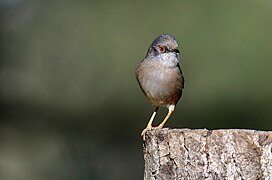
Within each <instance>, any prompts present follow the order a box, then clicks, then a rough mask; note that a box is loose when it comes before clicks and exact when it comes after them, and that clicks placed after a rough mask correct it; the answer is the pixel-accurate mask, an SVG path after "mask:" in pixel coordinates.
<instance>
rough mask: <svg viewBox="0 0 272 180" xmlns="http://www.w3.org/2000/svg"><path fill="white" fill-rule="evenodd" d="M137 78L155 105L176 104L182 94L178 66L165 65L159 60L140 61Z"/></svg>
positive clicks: (180, 75)
mask: <svg viewBox="0 0 272 180" xmlns="http://www.w3.org/2000/svg"><path fill="white" fill-rule="evenodd" d="M137 79H138V81H139V83H140V86H141V88H142V90H143V92H144V93H145V95H146V96H147V98H148V99H149V101H150V102H151V103H152V104H154V105H156V106H169V105H171V104H174V105H175V104H176V103H177V102H178V100H179V99H180V97H181V94H182V88H183V87H182V83H183V82H182V80H183V79H182V74H181V72H180V69H179V68H178V66H176V67H165V66H164V65H163V64H160V63H159V62H144V61H143V62H142V63H141V64H140V65H139V66H138V68H137Z"/></svg>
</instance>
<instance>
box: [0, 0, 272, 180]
mask: <svg viewBox="0 0 272 180" xmlns="http://www.w3.org/2000/svg"><path fill="white" fill-rule="evenodd" d="M271 9H272V3H271V2H270V1H268V0H259V1H255V0H238V1H237V0H229V1H218V0H207V1H189V0H187V1H186V0H183V1H110V0H108V1H87V0H79V1H72V0H56V1H46V0H39V1H35V0H1V1H0V15H1V16H0V25H1V27H0V28H1V31H0V32H1V34H0V43H1V49H0V50H1V61H0V85H1V86H0V98H1V101H0V106H1V110H0V111H1V116H0V179H3V180H47V179H50V180H54V179H56V180H61V179H63V180H74V179H79V180H84V179H86V180H87V179H92V180H108V179H131V180H134V179H135V180H138V179H142V178H143V168H144V164H143V157H142V140H141V137H140V133H141V131H142V129H143V128H144V127H145V126H146V124H147V121H148V119H149V117H150V115H151V113H152V111H153V109H154V108H153V107H152V106H151V105H150V104H149V103H148V101H147V100H146V99H145V98H144V96H143V94H142V92H141V91H140V88H139V87H138V84H137V82H136V79H135V75H134V70H135V66H136V64H137V63H138V62H140V60H141V59H143V58H144V56H145V54H146V50H147V48H148V46H149V44H150V43H151V41H152V40H153V39H154V38H155V37H156V36H158V35H159V34H161V33H170V34H172V35H174V36H175V37H176V38H177V40H178V41H179V43H180V50H181V54H182V55H181V56H182V59H181V67H182V69H183V73H184V75H185V78H186V83H185V90H184V96H183V98H182V100H181V101H180V102H179V104H178V106H177V107H176V110H175V112H174V114H173V116H172V117H171V118H170V120H169V121H168V123H167V126H169V127H172V128H182V127H188V128H208V129H216V128H250V129H260V130H270V129H271V125H272V121H271V118H272V114H271V112H272V93H271V92H272V80H271V77H272V21H271V20H272V11H271ZM166 112H167V110H166V109H161V110H160V112H159V115H158V116H157V118H156V120H155V124H158V123H159V122H160V121H161V120H162V119H163V116H165V114H166Z"/></svg>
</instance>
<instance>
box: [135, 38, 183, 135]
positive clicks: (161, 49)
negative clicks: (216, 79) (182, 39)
mask: <svg viewBox="0 0 272 180" xmlns="http://www.w3.org/2000/svg"><path fill="white" fill-rule="evenodd" d="M179 56H180V52H179V50H178V42H177V41H176V39H175V38H174V37H173V36H171V35H169V34H161V35H159V36H158V37H157V38H156V39H155V40H154V41H153V42H152V43H151V45H150V46H149V48H148V51H147V54H146V57H145V58H144V59H143V60H142V61H141V62H140V63H139V64H138V65H137V67H136V78H137V81H138V83H139V85H140V88H141V89H142V91H143V93H144V95H145V96H146V97H147V99H148V100H149V101H150V103H151V104H152V105H154V106H155V107H156V108H155V111H154V112H153V114H152V116H151V118H150V120H149V122H148V124H147V126H146V128H145V129H144V130H143V131H142V133H141V135H142V136H143V139H145V133H146V131H148V130H151V129H153V128H154V129H157V128H163V126H164V124H165V123H166V121H167V120H168V118H169V117H170V116H171V114H172V113H173V111H174V109H175V106H176V104H177V103H178V101H179V99H180V98H181V96H182V90H183V88H184V77H183V74H182V71H181V69H180V66H179ZM159 107H166V108H168V114H167V115H166V117H165V118H164V120H163V121H162V123H161V124H160V125H159V126H157V127H152V122H153V120H154V118H155V116H156V113H157V111H158V109H159Z"/></svg>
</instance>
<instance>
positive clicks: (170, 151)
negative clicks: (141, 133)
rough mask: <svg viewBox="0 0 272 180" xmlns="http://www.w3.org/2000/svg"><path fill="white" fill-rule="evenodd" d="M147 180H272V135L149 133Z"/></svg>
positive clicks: (234, 131)
mask: <svg viewBox="0 0 272 180" xmlns="http://www.w3.org/2000/svg"><path fill="white" fill-rule="evenodd" d="M144 161H145V171H144V180H161V179H162V180H170V179H178V180H180V179H198V180H199V179H211V180H214V179H220V180H222V179H228V180H232V179H235V180H236V179H241V180H243V179H244V180H247V179H250V180H251V179H252V180H255V179H266V180H271V179H272V132H265V131H255V130H241V129H228V130H207V129H199V130H191V129H168V128H163V129H157V130H151V131H148V132H147V133H146V139H145V141H144Z"/></svg>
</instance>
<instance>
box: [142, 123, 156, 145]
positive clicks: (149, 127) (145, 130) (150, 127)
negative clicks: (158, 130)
mask: <svg viewBox="0 0 272 180" xmlns="http://www.w3.org/2000/svg"><path fill="white" fill-rule="evenodd" d="M152 129H153V127H152V126H147V127H146V128H145V129H144V130H143V131H142V133H141V136H142V137H143V140H144V141H145V133H146V132H147V131H149V130H152Z"/></svg>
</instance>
